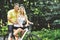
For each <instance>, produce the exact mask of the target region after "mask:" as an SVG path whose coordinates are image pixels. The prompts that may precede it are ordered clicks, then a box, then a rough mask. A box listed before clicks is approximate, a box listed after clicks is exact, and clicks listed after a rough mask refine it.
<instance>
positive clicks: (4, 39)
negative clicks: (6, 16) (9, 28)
mask: <svg viewBox="0 0 60 40" xmlns="http://www.w3.org/2000/svg"><path fill="white" fill-rule="evenodd" d="M3 40H8V36H4V38H3ZM12 40H15V38H14V37H13V38H12Z"/></svg>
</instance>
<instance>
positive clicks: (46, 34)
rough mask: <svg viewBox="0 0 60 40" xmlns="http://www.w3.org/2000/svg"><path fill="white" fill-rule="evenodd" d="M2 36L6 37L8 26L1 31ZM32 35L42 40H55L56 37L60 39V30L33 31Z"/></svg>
mask: <svg viewBox="0 0 60 40" xmlns="http://www.w3.org/2000/svg"><path fill="white" fill-rule="evenodd" d="M0 30H1V31H0V35H6V33H7V31H5V30H8V28H7V27H6V26H4V27H2V29H0ZM32 34H35V35H37V36H38V37H39V38H41V39H42V40H55V38H56V37H60V29H53V30H51V29H45V28H43V29H41V30H40V31H33V32H32ZM59 40H60V39H59Z"/></svg>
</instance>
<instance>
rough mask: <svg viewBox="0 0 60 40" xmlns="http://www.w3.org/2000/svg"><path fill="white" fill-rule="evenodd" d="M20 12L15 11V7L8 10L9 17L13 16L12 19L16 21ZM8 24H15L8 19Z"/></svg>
mask: <svg viewBox="0 0 60 40" xmlns="http://www.w3.org/2000/svg"><path fill="white" fill-rule="evenodd" d="M18 13H19V12H15V11H14V9H12V10H10V11H8V14H7V17H8V18H9V17H10V18H11V20H12V21H14V22H16V19H17V15H18ZM8 25H13V23H11V22H10V21H9V20H8Z"/></svg>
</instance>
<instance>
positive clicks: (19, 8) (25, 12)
mask: <svg viewBox="0 0 60 40" xmlns="http://www.w3.org/2000/svg"><path fill="white" fill-rule="evenodd" d="M20 8H23V13H24V15H26V11H25V8H24V6H20ZM20 8H19V9H20ZM20 10H21V9H20Z"/></svg>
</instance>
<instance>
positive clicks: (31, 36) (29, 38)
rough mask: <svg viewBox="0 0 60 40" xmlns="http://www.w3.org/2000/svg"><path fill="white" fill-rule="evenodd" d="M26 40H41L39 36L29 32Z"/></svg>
mask: <svg viewBox="0 0 60 40" xmlns="http://www.w3.org/2000/svg"><path fill="white" fill-rule="evenodd" d="M26 40H41V39H40V38H39V37H38V36H36V35H34V34H29V35H28V36H27V37H26Z"/></svg>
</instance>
